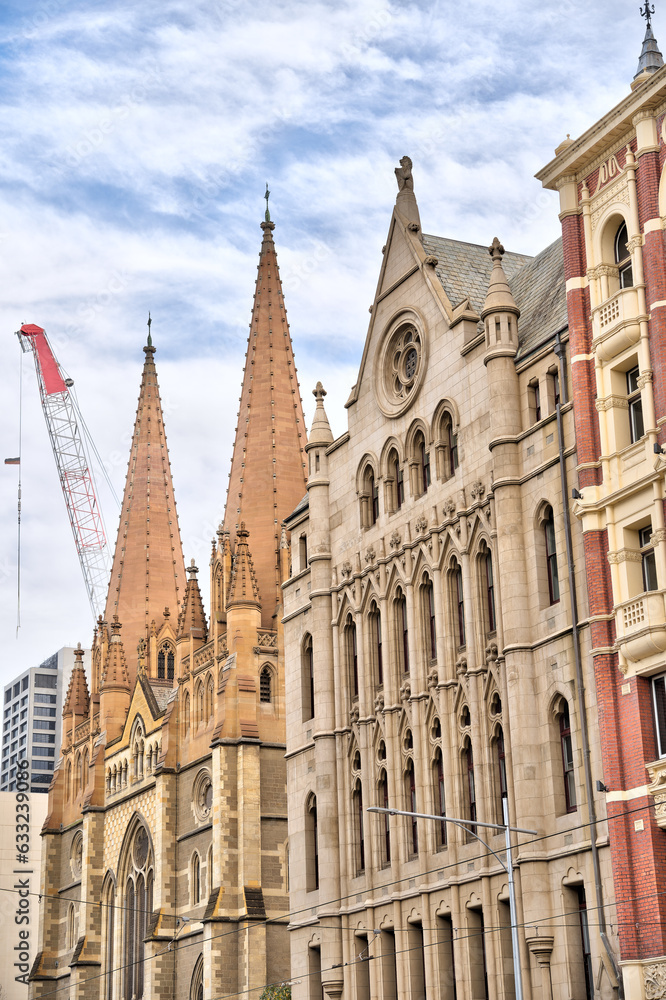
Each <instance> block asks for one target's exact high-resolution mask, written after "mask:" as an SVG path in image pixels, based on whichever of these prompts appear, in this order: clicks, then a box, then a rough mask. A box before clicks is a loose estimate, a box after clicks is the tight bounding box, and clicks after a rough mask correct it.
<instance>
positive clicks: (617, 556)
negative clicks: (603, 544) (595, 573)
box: [608, 549, 642, 566]
mask: <svg viewBox="0 0 666 1000" xmlns="http://www.w3.org/2000/svg"><path fill="white" fill-rule="evenodd" d="M641 558H642V557H641V554H640V552H639V551H638V549H619V551H617V552H609V553H608V562H609V563H610V564H611V566H617V565H619V563H623V562H637V563H639V562H640V561H641Z"/></svg>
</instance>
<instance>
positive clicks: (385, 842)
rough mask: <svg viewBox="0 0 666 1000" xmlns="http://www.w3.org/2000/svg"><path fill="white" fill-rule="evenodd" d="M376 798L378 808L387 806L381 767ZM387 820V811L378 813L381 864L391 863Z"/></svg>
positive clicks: (387, 799)
mask: <svg viewBox="0 0 666 1000" xmlns="http://www.w3.org/2000/svg"><path fill="white" fill-rule="evenodd" d="M384 756H386V751H384ZM377 798H378V804H379V806H380V808H382V809H388V808H389V791H388V778H387V777H386V771H384V770H383V769H382V770H381V771H380V772H379V782H378V783H377ZM389 820H390V817H389V814H388V813H380V815H379V822H380V824H381V830H380V837H381V841H380V843H381V851H382V866H384V865H390V864H391V826H390V822H389Z"/></svg>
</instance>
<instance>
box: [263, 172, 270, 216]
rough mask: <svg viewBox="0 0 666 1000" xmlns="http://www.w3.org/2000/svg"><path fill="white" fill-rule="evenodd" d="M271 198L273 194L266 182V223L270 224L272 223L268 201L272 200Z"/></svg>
mask: <svg viewBox="0 0 666 1000" xmlns="http://www.w3.org/2000/svg"><path fill="white" fill-rule="evenodd" d="M270 196H271V193H270V191H269V190H268V181H266V194H265V195H264V198H265V199H266V222H270V221H271V213H270V212H269V210H268V199H269V198H270Z"/></svg>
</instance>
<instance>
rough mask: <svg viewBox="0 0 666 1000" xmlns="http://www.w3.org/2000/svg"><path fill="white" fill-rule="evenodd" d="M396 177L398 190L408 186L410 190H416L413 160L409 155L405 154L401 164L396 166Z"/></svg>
mask: <svg viewBox="0 0 666 1000" xmlns="http://www.w3.org/2000/svg"><path fill="white" fill-rule="evenodd" d="M395 179H396V180H397V182H398V191H403V190H404V189H405V188H407V190H408V191H413V190H414V178H413V177H412V161H411V160H410V158H409V157H408V156H403V158H402V159H401V160H400V166H399V167H396V168H395Z"/></svg>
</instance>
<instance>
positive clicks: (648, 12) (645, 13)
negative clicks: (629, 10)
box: [638, 0, 654, 28]
mask: <svg viewBox="0 0 666 1000" xmlns="http://www.w3.org/2000/svg"><path fill="white" fill-rule="evenodd" d="M638 12H639V14H640V15H641V17H645V18H647V26H648V28H650V27H652V15H653V14H654V4H652V9H650V4H649V3H648V2H647V0H645V4H644V5H643V7H639V8H638Z"/></svg>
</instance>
